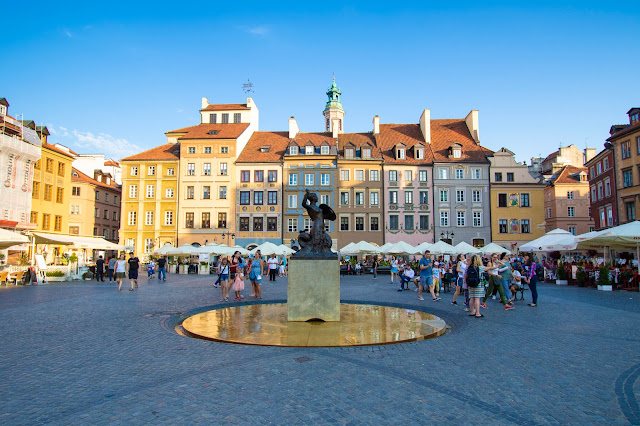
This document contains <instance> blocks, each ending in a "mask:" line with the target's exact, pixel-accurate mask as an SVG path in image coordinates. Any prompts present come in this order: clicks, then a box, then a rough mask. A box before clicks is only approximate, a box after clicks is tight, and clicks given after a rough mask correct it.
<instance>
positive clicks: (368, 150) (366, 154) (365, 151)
mask: <svg viewBox="0 0 640 426" xmlns="http://www.w3.org/2000/svg"><path fill="white" fill-rule="evenodd" d="M362 158H371V148H362Z"/></svg>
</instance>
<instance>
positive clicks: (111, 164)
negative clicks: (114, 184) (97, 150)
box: [104, 160, 120, 167]
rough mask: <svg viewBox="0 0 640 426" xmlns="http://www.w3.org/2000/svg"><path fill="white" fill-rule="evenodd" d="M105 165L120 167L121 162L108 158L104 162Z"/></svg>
mask: <svg viewBox="0 0 640 426" xmlns="http://www.w3.org/2000/svg"><path fill="white" fill-rule="evenodd" d="M104 165H105V166H115V167H120V163H118V162H117V161H113V160H107V161H105V162H104Z"/></svg>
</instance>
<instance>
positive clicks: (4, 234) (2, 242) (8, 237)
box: [0, 228, 29, 250]
mask: <svg viewBox="0 0 640 426" xmlns="http://www.w3.org/2000/svg"><path fill="white" fill-rule="evenodd" d="M28 242H29V238H28V237H26V236H24V235H22V234H18V233H17V232H12V231H8V230H6V229H2V228H0V250H4V249H6V248H8V247H11V246H15V245H16V244H22V243H28Z"/></svg>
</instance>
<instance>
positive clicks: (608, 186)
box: [604, 178, 611, 197]
mask: <svg viewBox="0 0 640 426" xmlns="http://www.w3.org/2000/svg"><path fill="white" fill-rule="evenodd" d="M604 195H605V196H606V197H610V196H611V180H610V179H608V178H607V179H605V181H604Z"/></svg>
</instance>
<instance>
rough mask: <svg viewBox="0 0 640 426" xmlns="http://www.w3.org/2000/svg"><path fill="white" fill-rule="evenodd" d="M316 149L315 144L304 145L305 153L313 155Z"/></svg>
mask: <svg viewBox="0 0 640 426" xmlns="http://www.w3.org/2000/svg"><path fill="white" fill-rule="evenodd" d="M313 151H314V146H313V145H307V146H305V147H304V153H305V154H307V155H312V154H313Z"/></svg>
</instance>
